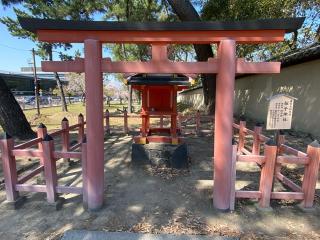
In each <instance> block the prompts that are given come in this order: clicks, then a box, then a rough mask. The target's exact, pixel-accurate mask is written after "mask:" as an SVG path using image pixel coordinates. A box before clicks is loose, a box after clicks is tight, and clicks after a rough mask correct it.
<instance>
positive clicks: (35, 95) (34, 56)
mask: <svg viewBox="0 0 320 240" xmlns="http://www.w3.org/2000/svg"><path fill="white" fill-rule="evenodd" d="M31 51H32V59H33V77H34V97H35V104H36V108H37V115H38V116H39V115H40V104H39V84H38V78H37V69H36V54H35V51H34V48H32V50H31Z"/></svg>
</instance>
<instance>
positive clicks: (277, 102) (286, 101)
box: [267, 94, 296, 130]
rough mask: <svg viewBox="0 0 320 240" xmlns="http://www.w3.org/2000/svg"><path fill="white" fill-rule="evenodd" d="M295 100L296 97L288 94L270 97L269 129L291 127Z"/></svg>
mask: <svg viewBox="0 0 320 240" xmlns="http://www.w3.org/2000/svg"><path fill="white" fill-rule="evenodd" d="M294 100H296V98H294V97H291V96H289V95H286V94H278V95H275V96H272V97H271V98H269V106H268V116H267V130H283V129H291V122H292V113H293V103H294Z"/></svg>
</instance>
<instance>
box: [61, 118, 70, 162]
mask: <svg viewBox="0 0 320 240" xmlns="http://www.w3.org/2000/svg"><path fill="white" fill-rule="evenodd" d="M61 128H62V129H63V130H64V131H63V133H62V135H61V137H62V139H61V143H62V152H68V151H69V149H70V132H69V131H70V130H69V120H68V119H67V118H65V117H64V118H63V119H62V121H61ZM69 160H70V159H69V158H64V159H63V162H64V163H67V162H68V161H69Z"/></svg>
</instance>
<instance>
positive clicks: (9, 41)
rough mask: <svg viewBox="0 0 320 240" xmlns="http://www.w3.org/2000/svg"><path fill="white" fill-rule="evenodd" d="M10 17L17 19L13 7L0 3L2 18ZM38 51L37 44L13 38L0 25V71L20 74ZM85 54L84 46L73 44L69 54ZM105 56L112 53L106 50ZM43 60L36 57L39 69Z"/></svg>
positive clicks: (55, 56) (55, 58)
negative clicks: (35, 51) (77, 51)
mask: <svg viewBox="0 0 320 240" xmlns="http://www.w3.org/2000/svg"><path fill="white" fill-rule="evenodd" d="M4 16H8V17H11V18H16V15H15V13H14V11H13V9H12V8H11V7H4V6H3V5H2V4H1V3H0V17H4ZM95 20H101V16H99V15H96V16H95ZM32 48H35V49H36V44H35V43H34V42H32V41H30V40H28V39H21V38H17V37H13V36H11V34H10V32H9V31H8V30H7V27H6V26H5V25H4V24H2V23H0V71H10V72H19V71H20V68H21V67H27V66H29V63H28V62H30V61H31V60H32V55H31V49H32ZM77 49H78V50H80V52H81V53H82V52H83V44H73V48H72V49H71V50H70V51H68V54H70V55H73V54H74V52H75V51H76V50H77ZM103 55H104V56H109V55H110V53H109V52H108V51H107V50H104V54H103ZM53 57H54V60H59V58H58V56H57V53H55V54H54V56H53ZM40 62H41V59H40V58H39V57H36V64H37V67H40V64H41V63H40Z"/></svg>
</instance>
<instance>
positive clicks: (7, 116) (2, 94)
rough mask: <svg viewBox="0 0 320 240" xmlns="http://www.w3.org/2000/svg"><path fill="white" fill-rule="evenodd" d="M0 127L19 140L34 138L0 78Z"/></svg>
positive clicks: (23, 116)
mask: <svg viewBox="0 0 320 240" xmlns="http://www.w3.org/2000/svg"><path fill="white" fill-rule="evenodd" d="M0 125H1V127H2V128H3V130H4V131H5V132H7V133H8V134H9V135H10V136H13V137H17V138H19V139H28V138H34V137H36V134H35V132H33V131H32V129H31V127H30V124H29V122H28V121H27V119H26V116H25V115H24V113H23V111H22V110H21V108H20V106H19V104H18V102H17V101H16V99H15V98H14V96H13V94H12V93H11V91H10V89H9V88H8V86H7V85H6V83H5V81H4V79H3V78H1V77H0Z"/></svg>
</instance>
